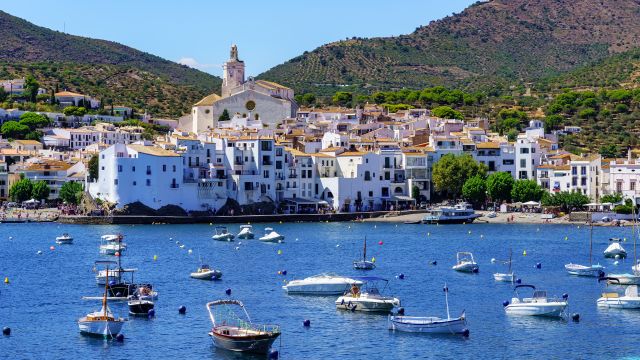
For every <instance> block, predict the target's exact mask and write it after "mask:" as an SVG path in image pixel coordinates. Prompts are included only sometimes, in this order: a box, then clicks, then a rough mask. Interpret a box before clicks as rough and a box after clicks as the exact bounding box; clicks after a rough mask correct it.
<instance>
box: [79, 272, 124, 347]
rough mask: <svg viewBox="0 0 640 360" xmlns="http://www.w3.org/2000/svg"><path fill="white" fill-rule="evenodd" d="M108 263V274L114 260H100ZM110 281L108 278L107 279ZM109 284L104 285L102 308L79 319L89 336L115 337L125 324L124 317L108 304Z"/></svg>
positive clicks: (85, 333)
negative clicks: (115, 312)
mask: <svg viewBox="0 0 640 360" xmlns="http://www.w3.org/2000/svg"><path fill="white" fill-rule="evenodd" d="M98 263H101V264H105V265H106V269H107V274H108V270H109V264H111V263H113V262H112V261H104V262H98ZM107 282H108V279H107ZM107 292H108V285H105V287H104V295H103V297H102V309H100V311H95V312H92V313H89V314H87V315H86V316H84V317H81V318H80V319H78V328H79V329H80V333H81V334H83V335H88V336H97V337H102V338H114V337H116V336H117V335H118V334H119V333H120V331H121V330H122V326H123V325H124V321H125V320H124V319H122V318H116V317H115V316H114V315H113V313H112V312H111V309H109V306H108V304H107V302H108V300H107V299H108V298H107Z"/></svg>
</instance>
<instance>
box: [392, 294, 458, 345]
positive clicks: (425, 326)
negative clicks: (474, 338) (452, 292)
mask: <svg viewBox="0 0 640 360" xmlns="http://www.w3.org/2000/svg"><path fill="white" fill-rule="evenodd" d="M443 290H444V298H445V303H446V305H447V318H446V319H442V318H439V317H435V316H391V315H390V316H389V330H398V331H405V332H414V333H431V334H468V330H467V329H466V328H465V327H466V325H467V319H466V314H465V312H464V311H462V314H461V315H460V316H459V317H457V318H452V317H451V315H450V314H449V288H448V287H447V284H445V285H444V289H443Z"/></svg>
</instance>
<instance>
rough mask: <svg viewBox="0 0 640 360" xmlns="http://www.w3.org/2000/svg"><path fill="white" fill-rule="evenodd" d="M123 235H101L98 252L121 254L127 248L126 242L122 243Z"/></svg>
mask: <svg viewBox="0 0 640 360" xmlns="http://www.w3.org/2000/svg"><path fill="white" fill-rule="evenodd" d="M123 239H124V236H122V234H118V235H102V236H101V237H100V254H102V255H115V254H116V253H119V254H122V252H124V251H125V250H127V244H125V243H123V242H122V240H123Z"/></svg>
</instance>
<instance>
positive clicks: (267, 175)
mask: <svg viewBox="0 0 640 360" xmlns="http://www.w3.org/2000/svg"><path fill="white" fill-rule="evenodd" d="M262 175H263V176H264V178H265V179H268V178H269V170H265V171H264V172H263V173H262Z"/></svg>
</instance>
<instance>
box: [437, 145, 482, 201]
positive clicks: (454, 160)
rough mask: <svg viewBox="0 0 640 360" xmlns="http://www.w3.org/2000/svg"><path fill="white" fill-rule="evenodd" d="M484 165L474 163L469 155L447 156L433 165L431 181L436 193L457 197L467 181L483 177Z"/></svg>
mask: <svg viewBox="0 0 640 360" xmlns="http://www.w3.org/2000/svg"><path fill="white" fill-rule="evenodd" d="M486 172H487V167H486V165H484V164H482V163H479V162H476V161H475V160H474V159H473V158H472V157H471V155H468V154H463V155H458V156H457V155H454V154H447V155H444V156H443V157H441V158H440V160H438V162H436V163H435V164H434V165H433V173H432V180H433V184H434V185H435V188H436V191H441V192H444V193H446V194H447V195H448V196H450V197H457V196H458V195H460V193H461V192H462V186H463V185H464V183H465V182H466V181H467V179H469V178H471V177H474V176H476V175H478V176H481V177H484V175H485V174H486Z"/></svg>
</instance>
